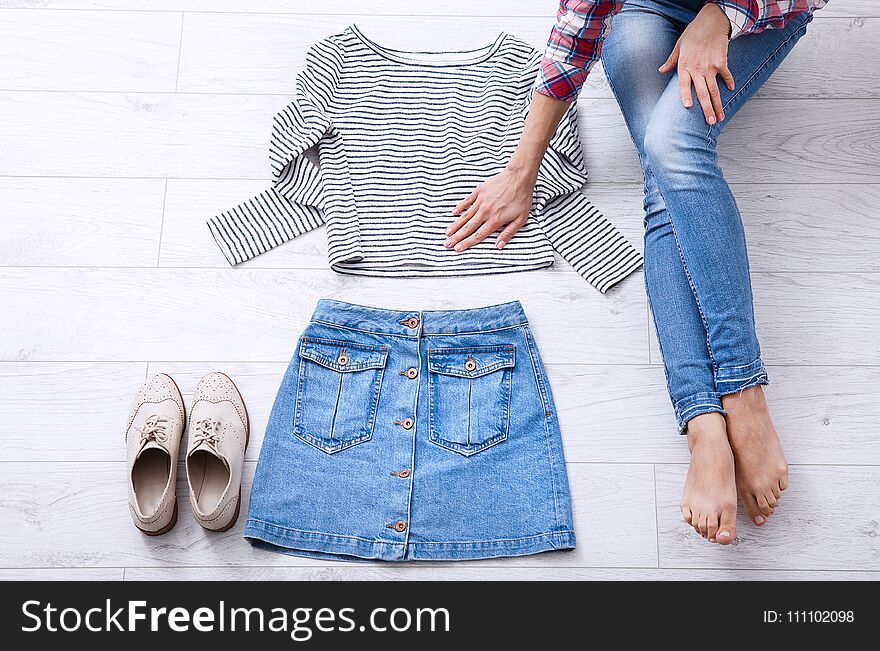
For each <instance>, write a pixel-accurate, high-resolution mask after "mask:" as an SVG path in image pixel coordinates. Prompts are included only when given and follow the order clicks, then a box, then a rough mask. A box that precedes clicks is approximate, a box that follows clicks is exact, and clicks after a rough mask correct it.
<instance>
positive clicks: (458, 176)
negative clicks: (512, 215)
mask: <svg viewBox="0 0 880 651" xmlns="http://www.w3.org/2000/svg"><path fill="white" fill-rule="evenodd" d="M540 62H541V54H540V52H538V51H537V50H535V49H534V48H532V47H531V46H530V45H528V44H527V43H525V42H523V41H521V40H519V39H517V38H515V37H513V36H511V35H509V34H500V35H499V36H498V37H497V38H496V39H495V41H494V42H493V43H491V44H490V45H487V46H485V47H483V48H479V49H477V50H471V51H466V52H454V53H452V52H447V53H439V52H402V51H400V50H392V49H390V48H385V47H382V46H380V45H378V44H376V43H374V42H373V41H371V40H369V39H368V38H367V37H366V36H365V35H364V34H363V33H362V32H361V31H360V30H359V29H358V28H357V27H356V26H352V27H349V28H348V29H346V30H345V31H343V32H342V33H340V34H336V35H334V36H330V37H328V38H326V39H324V40H323V41H321V42H319V43H317V44H316V45H314V46H312V48H311V49H310V50H309V52H308V55H307V65H306V68H305V69H304V70H303V72H301V73H300V74H299V75H298V78H297V80H296V90H295V97H294V99H293V101H292V102H291V103H290V104H289V105H287V106H286V107H285V108H284V109H283V110H282V111H281V112H279V113H278V114H277V115H276V116H275V118H274V122H273V126H272V134H271V140H270V147H269V161H270V164H271V170H272V179H273V180H272V184H271V186H270V187H269V188H268V189H267V190H265V191H264V192H262V193H260V194H259V195H257V196H256V197H253V198H252V199H250V200H247V201H245V202H243V203H241V204H240V205H238V206H236V207H234V208H231V209H230V210H227V211H225V212H223V213H221V214H219V215H217V216H215V217H213V218H212V219H210V220H209V222H208V226H209V228H210V230H211V233H212V234H213V236H214V239H215V240H216V242H217V244H218V245H219V247H220V249H221V250H222V251H223V253H224V255H225V256H226V258H227V260H228V261H229V263H230V264H233V265H235V264H238V263H241V262H244V261H245V260H248V259H250V258H252V257H254V256H256V255H259V254H261V253H263V252H265V251H268V250H269V249H271V248H273V247H275V246H277V245H279V244H281V243H283V242H285V241H287V240H290V239H291V238H294V237H296V236H298V235H300V234H302V233H305V232H307V231H310V230H312V229H314V228H317V227H318V226H320V225H322V224H325V225H326V226H327V241H328V255H329V262H330V267H331V268H332V269H333V270H334V271H337V272H340V273H347V274H361V275H372V276H443V275H473V274H488V273H503V272H512V271H524V270H529V269H538V268H541V267H548V266H551V265H552V264H553V261H554V250H555V251H556V252H558V253H559V254H560V255H561V256H562V257H563V258H564V259H565V260H567V261H568V262H569V263H570V264H571V265H572V266H573V267H574V269H576V270H577V271H578V272H579V273H580V274H581V275H582V276H583V277H584V278H585V279H586V280H587V281H589V282H590V283H591V284H592V285H593V286H594V287H596V288H597V289H598V290H599V291H601V292H605V291H607V290H608V289H609V288H610V287H611V286H612V285H614V284H615V283H616V282H618V281H619V280H621V279H622V278H624V277H626V276H627V275H628V274H630V273H631V272H632V271H634V270H635V269H637V268H638V267H639V266H640V264H641V257H640V255H639V253H638V252H637V251H636V250H635V249H634V248H633V247H632V246H631V245H630V244H629V243H628V242H627V241H626V240H625V239H624V238H623V236H622V235H621V234H620V233H619V232H618V231H617V230H616V229H615V228H614V227H613V226H612V225H611V224H610V223H609V222H608V221H607V220H606V219H605V218H604V217H603V216H602V215H601V214H600V212H599V211H598V210H597V209H596V208H595V207H594V206H593V204H592V203H591V202H590V201H589V200H588V199H587V198H586V196H585V195H584V194H583V193H582V191H581V188H582V186H583V185H584V183H585V181H586V178H587V173H586V170H585V168H584V160H583V153H582V151H581V145H580V141H579V139H578V133H577V128H576V113H575V108H574V106H572V107H571V108H570V109H569V111H568V113H567V114H566V116H565V118H564V119H563V121H562V123H561V124H560V126H559V128H558V129H557V131H556V134H555V135H554V137H553V139H552V142H551V144H550V148H549V150H548V152H547V155H546V156H545V158H544V162H543V164H542V167H541V170H540V173H539V177H538V182H537V185H536V187H535V193H534V199H533V204H532V210H531V214H530V217H529V219H528V221H527V222H526V224H525V225H524V226H523V228H522V229H521V230H520V231H519V232H518V233H517V235H516V237H514V238H513V239H512V240H511V241H510V243H509V244H508V245H507V246H506V247H505V248H504V249H503V250H501V251H499V250H498V249H496V248H495V246H494V244H493V243H492V242H490V241H489V240H488V239H487V240H485V241H483V242H481V243H480V244H478V245H477V246H474V247H472V248H470V249H468V250H466V251H463V252H456V251H453V250H449V249H446V248H444V247H443V242H444V240H445V239H446V236H445V229H446V227H447V226H449V224H450V223H451V221H452V215H451V211H452V208H453V207H454V206H455V205H456V204H457V203H458V202H459V201H461V199H462V198H463V197H465V196H467V195H468V194H469V193H470V192H471V191H472V190H473V189H474V187H475V186H476V185H477V184H479V183H481V182H482V181H485V180H486V179H488V178H489V177H491V176H493V175H494V174H496V173H498V172H499V171H501V170H502V169H503V167H504V166H505V164H506V163H507V161H508V159H509V158H510V156H511V154H512V153H513V150H514V148H515V147H516V144H517V141H518V140H519V136H520V134H521V132H522V129H523V126H524V121H525V116H526V114H527V112H528V109H529V104H530V100H531V92H532V86H533V84H534V81H535V78H536V76H537V74H538V70H539V67H540ZM310 149H313V150H314V151H316V153H317V161H318V164H317V165H316V164H315V163H313V157H309V156H307V155H306V152H307V150H310Z"/></svg>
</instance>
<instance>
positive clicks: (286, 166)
mask: <svg viewBox="0 0 880 651" xmlns="http://www.w3.org/2000/svg"><path fill="white" fill-rule="evenodd" d="M341 68H342V52H341V49H339V48H338V47H337V46H336V45H335V44H334V43H333V41H332V40H330V39H327V40H324V41H322V42H320V43H318V44H316V45H314V46H313V47H312V48H311V49H310V50H309V53H308V55H307V57H306V68H305V69H304V70H303V72H301V73H300V74H299V75H298V76H297V82H296V93H295V97H294V99H293V101H292V102H291V103H290V104H288V105H287V106H286V107H285V108H284V109H282V110H281V111H280V112H278V113H277V114H276V115H275V118H274V120H273V124H272V134H271V138H270V143H269V163H270V167H271V170H272V178H273V184H272V186H271V187H270V188H269V189H267V190H265V191H264V192H261V193H260V194H258V195H257V196H256V197H253V198H251V199H249V200H247V201H245V202H243V203H241V204H239V205H238V206H236V207H234V208H232V209H230V210H227V211H224V212H222V213H220V214H219V215H217V216H215V217H213V218H211V219H210V220H208V228H209V229H210V231H211V234H212V235H213V236H214V240H215V241H216V242H217V245H218V246H219V247H220V250H221V251H222V252H223V255H224V256H225V257H226V260H227V261H228V262H229V264H231V265H236V264H239V263H241V262H244V261H245V260H249V259H251V258H253V257H255V256H257V255H260V254H261V253H265V252H266V251H268V250H269V249H272V248H274V247H276V246H278V245H280V244H283V243H284V242H287V241H288V240H291V239H293V238H294V237H297V236H299V235H302V234H303V233H306V232H308V231H310V230H313V229H315V228H318V227H319V226H321V225H322V224H323V223H324V217H323V214H322V210H321V207H322V198H323V193H322V184H321V171H320V168H319V167H318V165H316V164H315V163H313V162H312V160H310V159H309V157H308V156H307V155H306V151H307V150H309V149H310V148H312V147H315V146H316V145H318V143H319V142H320V141H321V140H322V139H323V138H324V137H325V136H326V135H327V133H328V132H329V131H330V129H331V127H332V124H331V121H330V119H329V118H328V117H327V115H326V112H325V111H326V107H327V106H328V105H329V102H330V100H331V98H332V95H333V92H334V89H335V87H336V84H337V82H338V79H339V75H340V74H341Z"/></svg>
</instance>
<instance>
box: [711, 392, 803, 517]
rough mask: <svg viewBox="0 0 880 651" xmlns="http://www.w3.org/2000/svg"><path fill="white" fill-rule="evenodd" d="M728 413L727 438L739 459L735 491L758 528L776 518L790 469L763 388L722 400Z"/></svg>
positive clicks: (737, 459)
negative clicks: (736, 490) (774, 515)
mask: <svg viewBox="0 0 880 651" xmlns="http://www.w3.org/2000/svg"><path fill="white" fill-rule="evenodd" d="M721 403H722V405H724V411H726V412H727V438H728V440H729V441H730V447H731V449H732V450H733V456H734V458H735V459H736V487H737V489H738V490H739V493H740V496H742V500H743V506H744V507H745V509H746V513H747V514H748V516H749V518H751V520H752V522H754V523H755V524H756V525H758V526H759V527H760V526H761V525H763V524H765V523H766V522H767V519H768V518H769V517H770V516H771V515H773V510H774V509H775V508H776V505H777V504H778V502H779V496H780V495H781V494H782V491H784V490H785V489H786V488H788V465H787V464H786V463H785V454H784V453H783V452H782V444H781V443H780V442H779V437H778V436H776V429H775V428H774V427H773V421H771V420H770V411H769V410H768V409H767V401H766V400H765V399H764V388H763V387H761V386H755V387H750V388H748V389H746V390H745V391H741V392H739V393H732V394H730V395H727V396H723V397H722V398H721Z"/></svg>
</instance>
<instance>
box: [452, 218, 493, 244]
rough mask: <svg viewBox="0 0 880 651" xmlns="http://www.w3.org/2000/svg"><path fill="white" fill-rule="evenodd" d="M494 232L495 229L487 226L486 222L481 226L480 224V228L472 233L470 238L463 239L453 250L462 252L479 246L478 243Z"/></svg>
mask: <svg viewBox="0 0 880 651" xmlns="http://www.w3.org/2000/svg"><path fill="white" fill-rule="evenodd" d="M495 230H496V229H495V228H492V226H490V225H489V222H488V221H484V222H483V223H482V224H480V227H479V228H478V229H477V230H476V231H475V232H474V234H473V235H471V236H470V237H466V238H464V239H463V240H462V241H461V242H459V243H458V244H456V245H455V250H456V251H464V250H466V249H469V248H471V247H472V246H474V245H476V244H479V243H480V242H482V241H483V240H485V239H486V238H487V237H489V236H490V235H491V234H492V233H493V231H495Z"/></svg>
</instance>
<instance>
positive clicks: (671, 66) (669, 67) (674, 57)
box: [659, 41, 681, 72]
mask: <svg viewBox="0 0 880 651" xmlns="http://www.w3.org/2000/svg"><path fill="white" fill-rule="evenodd" d="M680 51H681V45H680V44H679V41H676V43H675V47H674V48H672V52H670V53H669V56H668V57H667V58H666V62H665V63H664V64H663V65H662V66H660V69H659V70H660V72H672V71H673V70H675V67H676V66H677V65H678V53H679V52H680Z"/></svg>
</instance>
